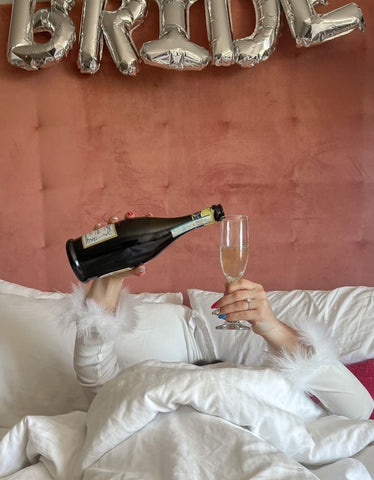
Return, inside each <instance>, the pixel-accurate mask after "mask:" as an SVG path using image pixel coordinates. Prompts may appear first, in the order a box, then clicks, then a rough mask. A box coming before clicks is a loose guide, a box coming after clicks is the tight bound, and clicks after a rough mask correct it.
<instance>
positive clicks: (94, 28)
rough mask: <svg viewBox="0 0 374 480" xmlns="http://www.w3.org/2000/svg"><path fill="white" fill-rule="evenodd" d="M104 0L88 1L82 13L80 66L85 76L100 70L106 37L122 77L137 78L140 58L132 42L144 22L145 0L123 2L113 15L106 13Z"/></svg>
mask: <svg viewBox="0 0 374 480" xmlns="http://www.w3.org/2000/svg"><path fill="white" fill-rule="evenodd" d="M105 3H106V2H105V0H85V2H84V5H83V10H82V23H81V31H80V41H79V44H80V47H79V53H78V66H79V68H80V71H81V72H82V73H96V72H97V71H98V70H99V68H100V61H101V55H102V49H103V37H104V38H105V41H106V44H107V46H108V49H109V51H110V54H111V56H112V58H113V61H114V63H115V64H116V66H117V68H118V69H119V70H120V72H121V73H123V74H125V75H136V73H137V71H138V64H139V55H138V53H137V50H136V48H135V46H134V43H133V41H132V38H131V34H132V31H133V30H134V29H135V28H137V27H138V26H139V25H140V24H141V23H142V21H143V20H144V18H145V16H146V13H147V1H146V0H130V1H128V0H122V4H121V6H120V8H119V9H118V10H116V11H114V12H109V11H105V10H104V11H103V8H104V7H105Z"/></svg>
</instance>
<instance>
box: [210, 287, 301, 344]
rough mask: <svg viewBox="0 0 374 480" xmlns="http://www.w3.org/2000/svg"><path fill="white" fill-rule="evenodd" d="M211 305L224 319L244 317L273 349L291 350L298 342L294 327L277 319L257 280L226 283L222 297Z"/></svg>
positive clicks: (236, 319) (230, 320) (232, 319)
mask: <svg viewBox="0 0 374 480" xmlns="http://www.w3.org/2000/svg"><path fill="white" fill-rule="evenodd" d="M212 308H218V309H219V314H220V315H226V317H225V320H226V321H227V322H236V321H240V320H247V321H248V322H249V323H251V325H252V330H253V331H254V333H257V334H258V335H261V336H262V337H264V338H265V340H266V341H267V342H268V343H269V344H270V345H271V346H272V348H274V349H276V350H278V349H280V348H285V349H286V350H288V351H293V350H294V349H295V348H296V346H297V345H298V344H299V340H298V335H297V333H296V332H295V330H293V329H292V328H290V327H288V326H287V325H285V324H284V323H282V322H281V321H280V320H278V319H277V317H276V316H275V314H274V312H273V310H272V308H271V306H270V304H269V301H268V298H267V295H266V292H265V290H264V288H263V287H262V285H260V284H258V283H254V282H251V281H250V280H246V279H241V280H236V281H234V282H231V283H228V284H227V285H226V289H225V294H224V296H223V297H222V298H221V299H220V300H219V301H218V302H216V303H215V304H214V305H212ZM221 318H223V317H221Z"/></svg>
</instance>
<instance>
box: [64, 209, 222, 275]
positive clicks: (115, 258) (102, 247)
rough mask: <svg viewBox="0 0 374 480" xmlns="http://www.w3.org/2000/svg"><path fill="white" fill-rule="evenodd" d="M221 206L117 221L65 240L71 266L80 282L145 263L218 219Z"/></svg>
mask: <svg viewBox="0 0 374 480" xmlns="http://www.w3.org/2000/svg"><path fill="white" fill-rule="evenodd" d="M223 217H224V212H223V209H222V206H221V205H213V206H212V207H208V208H204V209H203V210H201V211H200V212H196V213H193V214H192V215H186V216H184V217H177V218H158V217H139V218H134V219H132V220H121V221H120V222H116V223H113V224H110V225H106V226H105V227H102V228H99V229H98V230H94V231H92V232H89V233H86V234H85V235H83V236H82V237H79V238H76V239H75V240H68V241H67V242H66V252H67V255H68V258H69V262H70V265H71V268H72V269H73V271H74V273H75V275H76V276H77V277H78V279H79V280H80V281H81V282H88V281H89V280H92V279H94V278H97V277H102V276H104V275H108V274H111V273H113V272H118V271H123V270H129V269H132V268H134V267H137V266H138V265H141V264H143V263H146V262H148V261H149V260H151V259H152V258H154V257H156V256H157V255H158V254H159V253H161V252H162V251H163V250H164V249H165V248H166V247H168V246H169V245H170V244H171V243H173V242H174V241H175V240H176V239H177V238H179V237H180V236H181V235H184V234H185V233H187V232H190V231H191V230H195V229H196V228H199V227H203V226H205V225H210V224H212V223H215V222H219V221H221V220H222V219H223Z"/></svg>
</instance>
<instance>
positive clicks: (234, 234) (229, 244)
mask: <svg viewBox="0 0 374 480" xmlns="http://www.w3.org/2000/svg"><path fill="white" fill-rule="evenodd" d="M248 258H249V225H248V217H247V216H246V215H227V216H226V217H225V218H224V219H223V220H222V222H221V241H220V260H221V268H222V272H223V274H224V275H225V277H226V279H227V281H228V282H233V281H234V280H239V279H240V278H242V276H243V274H244V272H245V269H246V268H247V263H248ZM216 328H218V329H220V330H250V329H251V327H249V326H247V325H244V324H242V323H241V322H240V321H237V322H224V323H223V324H222V325H218V326H217V327H216Z"/></svg>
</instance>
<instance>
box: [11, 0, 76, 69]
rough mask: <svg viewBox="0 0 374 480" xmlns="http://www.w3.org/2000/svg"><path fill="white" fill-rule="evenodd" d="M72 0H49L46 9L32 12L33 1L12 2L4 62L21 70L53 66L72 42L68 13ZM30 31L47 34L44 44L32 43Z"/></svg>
mask: <svg viewBox="0 0 374 480" xmlns="http://www.w3.org/2000/svg"><path fill="white" fill-rule="evenodd" d="M74 3H75V1H74V0H56V1H51V7H50V9H41V10H38V11H36V12H35V0H14V1H13V7H12V18H11V23H10V31H9V40H8V61H9V63H10V64H11V65H14V66H16V67H19V68H23V69H25V70H39V69H41V68H45V67H49V66H52V65H55V64H56V63H57V62H59V61H60V60H61V59H62V58H64V57H66V55H67V54H68V53H69V51H70V50H71V48H72V47H73V44H74V42H75V38H76V36H75V27H74V24H73V22H72V20H71V19H70V17H69V15H68V12H69V10H70V9H71V8H72V6H73V5H74ZM34 32H49V33H50V35H51V38H50V39H49V40H48V41H47V42H45V43H36V42H35V41H34Z"/></svg>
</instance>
